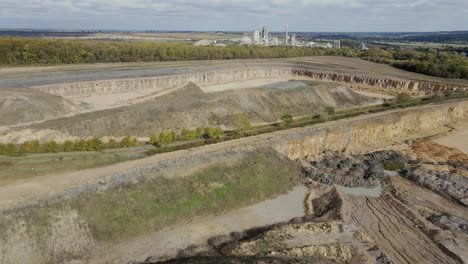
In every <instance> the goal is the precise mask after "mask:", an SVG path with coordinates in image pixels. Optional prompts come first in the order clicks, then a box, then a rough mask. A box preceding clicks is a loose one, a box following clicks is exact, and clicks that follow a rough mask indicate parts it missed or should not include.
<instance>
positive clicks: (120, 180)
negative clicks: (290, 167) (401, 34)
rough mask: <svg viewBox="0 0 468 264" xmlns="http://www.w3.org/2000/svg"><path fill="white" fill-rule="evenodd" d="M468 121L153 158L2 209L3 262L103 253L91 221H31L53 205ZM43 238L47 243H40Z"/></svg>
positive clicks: (446, 113) (63, 210)
mask: <svg viewBox="0 0 468 264" xmlns="http://www.w3.org/2000/svg"><path fill="white" fill-rule="evenodd" d="M467 118H468V103H467V101H466V100H464V101H463V100H459V101H452V102H445V103H441V104H434V105H427V106H424V107H418V108H411V109H403V110H397V111H393V112H386V113H379V114H373V115H368V116H361V117H357V118H353V119H349V120H340V121H334V122H330V123H326V124H320V125H316V126H310V127H304V128H296V129H290V130H285V131H279V132H275V133H271V134H264V135H260V136H256V137H250V138H243V139H240V140H236V141H229V142H224V143H220V144H216V145H210V146H205V147H200V148H195V149H191V150H184V151H180V152H173V153H167V154H161V155H156V156H154V157H150V158H148V159H147V162H146V165H140V166H137V167H134V168H132V169H129V170H127V171H122V172H119V173H117V174H113V175H109V176H108V178H106V179H104V180H103V179H97V180H96V183H89V184H87V185H86V186H80V187H76V188H74V189H68V190H65V191H63V192H62V193H61V194H59V195H54V196H53V197H47V198H46V199H45V200H42V201H41V202H40V203H38V204H35V203H32V204H30V205H28V206H26V207H16V208H10V209H8V210H4V211H2V210H0V223H2V222H3V223H7V222H8V223H15V224H11V225H7V226H4V229H2V230H1V231H2V232H3V234H2V236H1V238H0V262H1V263H48V262H50V261H51V260H54V259H57V258H56V257H57V256H62V257H63V256H65V257H66V256H72V257H73V258H78V257H80V256H86V255H87V254H89V253H90V252H91V251H92V250H94V249H95V248H97V247H98V246H96V243H97V242H96V241H97V240H98V239H96V238H95V237H92V232H91V231H90V227H89V223H88V222H87V219H85V218H83V217H82V216H81V215H80V214H79V212H77V211H76V210H73V209H71V208H67V207H66V206H65V207H56V208H54V207H53V206H52V207H51V208H53V209H52V210H50V211H45V210H43V209H41V211H40V212H41V215H40V217H39V220H40V219H46V225H44V222H41V221H32V220H31V217H32V215H36V214H31V210H33V209H34V208H45V207H44V205H45V204H48V203H51V204H53V201H63V200H65V199H71V198H73V197H77V196H79V195H80V194H82V193H89V192H91V193H94V192H96V193H102V192H103V191H106V190H112V188H114V187H119V188H123V187H125V188H128V186H132V185H138V184H145V183H144V182H145V180H146V179H148V178H150V177H154V176H155V175H163V176H164V177H169V178H172V177H185V176H189V175H193V174H194V173H196V172H197V171H199V170H200V169H202V168H203V167H205V166H207V165H209V164H219V163H223V164H224V163H228V164H235V163H237V162H240V161H241V160H242V159H243V157H245V156H246V155H247V154H249V155H252V153H256V155H263V153H266V151H265V150H266V149H271V148H273V149H274V150H276V151H277V152H278V153H280V154H282V155H283V156H287V157H289V158H290V159H293V160H302V159H315V158H317V157H319V156H320V155H321V154H322V153H323V152H325V151H344V152H353V153H358V152H364V151H368V150H372V149H376V148H384V147H387V146H390V145H392V144H394V143H395V142H399V141H402V140H406V139H409V138H420V137H424V136H429V135H433V134H436V133H439V132H441V131H444V129H445V128H444V126H446V125H448V124H451V123H454V122H457V121H460V120H463V119H467ZM96 213H99V212H96ZM34 217H38V216H34ZM44 221H45V220H44ZM131 224H138V223H131ZM39 234H40V236H41V237H38V236H39ZM44 234H45V235H44Z"/></svg>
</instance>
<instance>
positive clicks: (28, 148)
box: [22, 140, 40, 153]
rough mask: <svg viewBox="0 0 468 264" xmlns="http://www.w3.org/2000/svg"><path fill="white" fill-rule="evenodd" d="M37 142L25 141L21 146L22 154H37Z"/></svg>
mask: <svg viewBox="0 0 468 264" xmlns="http://www.w3.org/2000/svg"><path fill="white" fill-rule="evenodd" d="M39 147H40V146H39V141H37V140H32V141H27V142H25V143H24V144H23V148H22V149H23V150H24V152H27V153H37V152H39Z"/></svg>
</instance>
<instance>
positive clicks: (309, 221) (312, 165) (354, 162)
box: [144, 136, 468, 263]
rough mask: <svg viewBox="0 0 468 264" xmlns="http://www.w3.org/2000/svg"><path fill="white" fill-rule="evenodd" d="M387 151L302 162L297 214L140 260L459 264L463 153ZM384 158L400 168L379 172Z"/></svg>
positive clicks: (466, 218)
mask: <svg viewBox="0 0 468 264" xmlns="http://www.w3.org/2000/svg"><path fill="white" fill-rule="evenodd" d="M445 137H448V136H445ZM394 149H395V150H382V151H377V152H371V153H367V154H362V155H345V154H342V153H336V152H335V153H327V154H326V155H324V156H323V157H322V158H321V159H319V160H314V161H309V162H302V164H303V174H304V176H305V180H304V184H305V185H307V186H308V187H309V193H308V195H307V196H306V197H305V201H304V210H305V214H306V216H305V217H301V218H294V219H292V220H291V221H289V222H285V223H281V224H276V225H272V226H266V227H262V228H256V229H252V230H247V231H245V232H241V233H232V234H230V235H227V236H217V237H213V238H212V239H211V240H209V243H208V244H209V246H208V247H206V246H203V247H199V246H197V245H193V246H190V247H188V248H186V249H184V250H181V251H180V252H179V254H178V256H177V257H176V258H174V259H171V260H164V261H161V258H160V257H156V256H155V257H150V258H148V259H147V261H146V262H144V263H217V262H219V261H224V260H226V262H227V263H252V262H256V263H257V262H261V263H307V262H309V263H466V262H467V261H468V254H467V253H466V248H467V246H468V208H467V206H466V204H465V203H464V202H465V201H466V198H467V196H466V195H467V191H466V190H467V188H468V181H467V172H468V168H467V167H466V164H467V157H468V156H467V154H465V153H463V152H462V151H460V150H458V149H455V148H450V147H446V146H443V145H440V144H437V143H435V142H434V141H432V140H429V139H423V140H411V141H408V142H406V143H405V145H402V146H399V147H396V148H394ZM387 163H401V164H403V165H404V168H403V169H400V170H399V171H397V172H390V171H386V170H385V169H384V165H385V164H387ZM428 164H429V165H430V166H432V170H425V171H422V170H421V167H425V166H428ZM415 175H417V176H415ZM379 185H382V186H383V189H384V190H383V191H382V193H381V194H380V195H371V196H369V194H368V193H369V192H367V191H366V188H372V187H375V186H379ZM341 186H346V187H348V188H346V191H343V188H342V187H341ZM357 187H364V189H363V188H357ZM158 261H159V262H158Z"/></svg>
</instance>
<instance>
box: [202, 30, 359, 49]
mask: <svg viewBox="0 0 468 264" xmlns="http://www.w3.org/2000/svg"><path fill="white" fill-rule="evenodd" d="M194 45H195V46H228V45H240V46H291V47H309V48H315V47H318V48H335V49H339V48H341V40H333V41H331V42H328V41H325V42H324V41H321V42H320V43H316V42H314V41H306V40H301V39H299V38H298V36H297V35H296V34H294V33H292V34H291V33H290V32H289V26H288V25H286V28H285V32H284V35H283V34H281V33H278V32H276V33H275V34H272V33H271V32H270V31H269V30H268V27H266V26H261V27H258V28H256V29H255V30H253V31H252V32H251V33H246V34H244V36H242V37H240V38H231V39H224V40H220V39H218V40H208V39H202V40H199V41H197V42H195V43H194ZM358 49H360V50H367V49H368V48H367V46H366V44H365V43H361V44H360V45H359V48H358Z"/></svg>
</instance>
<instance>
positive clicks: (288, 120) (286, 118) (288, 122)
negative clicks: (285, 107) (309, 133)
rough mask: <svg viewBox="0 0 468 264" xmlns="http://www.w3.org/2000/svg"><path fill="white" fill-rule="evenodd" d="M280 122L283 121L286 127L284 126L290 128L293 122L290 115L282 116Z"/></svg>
mask: <svg viewBox="0 0 468 264" xmlns="http://www.w3.org/2000/svg"><path fill="white" fill-rule="evenodd" d="M281 121H283V123H284V124H285V125H286V126H290V125H291V123H292V122H293V116H292V115H291V114H283V115H282V116H281Z"/></svg>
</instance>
